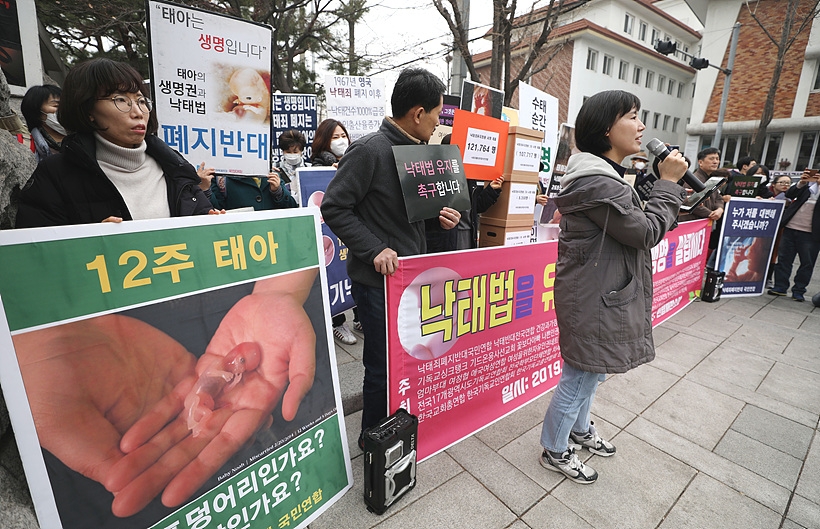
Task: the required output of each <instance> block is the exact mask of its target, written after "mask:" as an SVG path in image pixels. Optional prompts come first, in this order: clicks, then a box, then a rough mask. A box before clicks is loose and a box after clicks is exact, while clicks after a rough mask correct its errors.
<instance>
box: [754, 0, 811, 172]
mask: <svg viewBox="0 0 820 529" xmlns="http://www.w3.org/2000/svg"><path fill="white" fill-rule="evenodd" d="M798 3H800V0H789V5H788V7H787V8H786V9H787V10H786V20H784V21H783V31H782V32H781V33H780V42H779V43H778V44H777V60H776V61H775V63H774V72H772V80H771V82H770V83H769V91H768V93H767V94H766V102H765V103H764V105H763V113H762V114H761V115H760V124H759V125H758V126H757V130H756V131H755V133H754V134H753V135H752V141H751V144H750V145H749V156H752V157H753V158H754V159H755V160H760V163H763V162H762V160H761V158H762V157H763V147H764V145H765V144H766V135H767V134H768V129H769V123H771V122H772V118H773V117H774V99H775V96H776V95H777V84H778V83H779V82H780V74H781V72H782V71H783V64H784V63H785V62H786V52H787V51H788V50H789V48H790V47H791V43H792V42H794V39H793V38H792V35H791V32H792V27H793V26H794V18H795V15H796V13H797V4H798ZM758 23H759V22H758ZM790 39H791V40H790Z"/></svg>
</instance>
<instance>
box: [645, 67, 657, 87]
mask: <svg viewBox="0 0 820 529" xmlns="http://www.w3.org/2000/svg"><path fill="white" fill-rule="evenodd" d="M654 82H655V72H653V71H652V70H647V71H646V84H645V85H644V86H646V87H647V88H652V83H654Z"/></svg>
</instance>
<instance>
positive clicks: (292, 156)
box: [282, 152, 302, 165]
mask: <svg viewBox="0 0 820 529" xmlns="http://www.w3.org/2000/svg"><path fill="white" fill-rule="evenodd" d="M282 159H283V160H285V163H286V164H288V165H299V163H300V162H301V161H302V155H301V154H299V153H288V152H286V153H284V154H283V155H282Z"/></svg>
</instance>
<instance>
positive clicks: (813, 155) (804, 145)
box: [791, 131, 818, 171]
mask: <svg viewBox="0 0 820 529" xmlns="http://www.w3.org/2000/svg"><path fill="white" fill-rule="evenodd" d="M817 137H818V134H817V131H810V132H803V133H802V134H800V148H799V149H798V151H797V163H795V164H794V168H793V169H791V170H792V171H802V170H803V169H805V168H806V167H814V161H815V160H816V159H817Z"/></svg>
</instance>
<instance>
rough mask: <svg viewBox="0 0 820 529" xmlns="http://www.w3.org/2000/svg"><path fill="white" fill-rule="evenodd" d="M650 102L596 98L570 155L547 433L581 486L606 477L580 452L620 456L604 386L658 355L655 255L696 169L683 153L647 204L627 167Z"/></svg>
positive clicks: (664, 168)
mask: <svg viewBox="0 0 820 529" xmlns="http://www.w3.org/2000/svg"><path fill="white" fill-rule="evenodd" d="M640 107H641V102H640V100H639V99H638V98H637V97H635V96H634V95H632V94H630V93H628V92H624V91H621V90H610V91H606V92H600V93H598V94H595V95H594V96H592V97H590V98H589V99H587V101H586V102H585V103H584V104H583V106H582V107H581V110H580V111H579V112H578V117H577V118H576V121H575V143H576V145H577V147H578V149H579V150H580V151H581V152H579V153H577V154H574V155H572V156H571V157H570V159H569V164H568V166H567V172H566V174H565V175H564V176H562V177H561V187H562V189H561V192H560V193H559V194H558V196H557V197H556V198H555V203H556V205H557V206H558V210H559V211H560V212H561V215H562V216H561V223H560V227H561V232H560V236H559V239H558V261H557V264H556V271H555V311H556V315H557V319H558V328H559V329H560V333H559V335H560V347H561V356H562V357H563V359H564V367H563V373H562V375H561V380H560V381H559V383H558V387H557V388H556V389H555V393H554V394H553V396H552V400H551V401H550V405H549V408H548V409H547V412H546V416H545V417H544V425H543V428H542V432H541V446H542V448H543V452H542V454H541V458H540V461H541V465H542V466H544V467H545V468H547V469H549V470H553V471H555V472H560V473H562V474H564V475H565V476H567V477H568V478H569V479H571V480H572V481H575V482H576V483H582V484H588V483H594V482H595V480H596V479H597V478H598V473H597V472H595V470H593V469H592V468H591V467H589V466H587V465H585V464H583V463H582V462H581V461H580V459H579V458H578V456H577V455H576V453H575V451H576V450H581V449H583V448H587V449H588V450H589V451H590V452H592V453H593V454H597V455H601V456H605V457H606V456H611V455H614V454H615V447H614V446H613V444H612V443H610V442H608V441H605V440H603V439H602V438H601V437H600V436H599V435H598V432H597V431H596V430H595V427H594V426H593V423H592V422H591V421H590V408H591V406H592V400H593V398H594V396H595V390H596V389H597V387H598V382H599V381H603V380H604V376H605V375H606V374H607V373H625V372H626V371H628V370H630V369H632V368H634V367H637V366H639V365H641V364H644V363H646V362H649V361H651V360H652V359H654V358H655V347H654V343H653V341H652V318H651V310H652V267H651V262H650V249H651V248H652V247H653V246H655V245H657V244H658V243H659V242H660V241H661V239H662V238H663V236H664V234H665V233H666V231H667V230H669V228H671V227H672V226H673V225H674V223H675V220H676V219H677V216H678V209H679V208H680V205H681V202H682V201H683V198H684V197H685V196H686V194H685V192H684V190H683V188H682V187H681V186H679V185H678V184H677V183H676V182H677V181H678V180H680V179H681V177H682V176H683V174H684V172H685V171H686V169H687V165H686V161H685V160H684V159H683V156H681V154H680V153H679V152H678V151H677V150H674V151H672V153H670V154H669V155H668V156H667V157H666V159H665V160H664V161H663V162H661V163H660V165H659V173H660V175H659V176H660V180H659V181H658V182H656V183H655V185H654V187H653V189H652V191H651V193H650V195H649V198H648V200H647V201H646V204H645V206H644V207H642V206H641V200H640V199H639V198H638V194H637V192H636V191H635V189H634V188H633V187H632V186H630V185H629V183H627V181H626V180H624V178H623V175H624V172H625V171H626V168H625V167H622V166H621V165H620V162H621V161H622V160H623V159H624V158H626V157H627V156H630V155H632V154H634V153H636V152H638V151H639V150H640V149H641V137H642V132H643V130H644V129H645V128H646V127H645V126H644V124H643V123H641V120H640V119H639V118H638V112H639V111H640Z"/></svg>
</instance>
